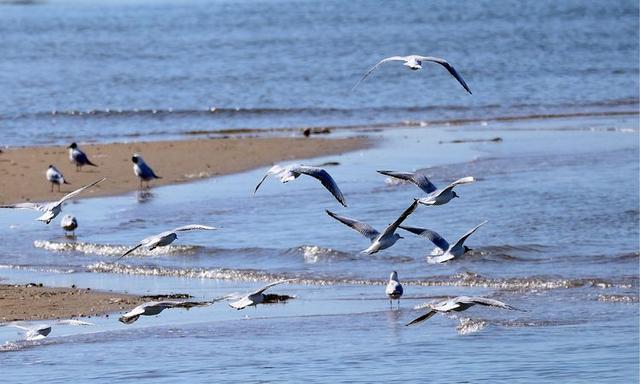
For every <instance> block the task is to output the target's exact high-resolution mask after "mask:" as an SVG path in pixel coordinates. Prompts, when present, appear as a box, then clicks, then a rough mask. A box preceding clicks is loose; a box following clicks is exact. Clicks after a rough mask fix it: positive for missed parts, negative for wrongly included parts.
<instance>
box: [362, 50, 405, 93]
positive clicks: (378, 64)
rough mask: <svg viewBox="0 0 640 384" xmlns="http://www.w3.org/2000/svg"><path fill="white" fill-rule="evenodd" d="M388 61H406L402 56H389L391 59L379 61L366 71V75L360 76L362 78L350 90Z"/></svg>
mask: <svg viewBox="0 0 640 384" xmlns="http://www.w3.org/2000/svg"><path fill="white" fill-rule="evenodd" d="M389 61H406V58H405V57H403V56H391V57H387V58H386V59H382V60H380V61H379V62H378V63H377V64H376V65H374V66H373V67H371V69H369V70H368V71H367V73H365V74H364V76H362V78H361V79H360V81H358V82H357V83H356V85H354V86H353V88H351V90H352V91H353V90H354V89H356V88H357V87H358V85H360V83H362V82H363V81H364V79H366V78H367V77H369V75H370V74H371V72H373V71H375V70H376V68H378V67H379V66H380V65H381V64H384V63H386V62H389Z"/></svg>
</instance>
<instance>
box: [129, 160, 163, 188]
mask: <svg viewBox="0 0 640 384" xmlns="http://www.w3.org/2000/svg"><path fill="white" fill-rule="evenodd" d="M131 161H133V173H135V174H136V176H138V178H139V179H140V189H142V182H143V181H146V182H147V187H149V181H151V180H153V179H162V177H160V176H158V175H156V174H155V172H153V169H151V167H150V166H149V165H147V163H145V161H144V159H143V158H142V156H140V155H139V154H137V153H134V154H133V156H132V157H131Z"/></svg>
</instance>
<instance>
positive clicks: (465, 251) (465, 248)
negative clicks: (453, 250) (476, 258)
mask: <svg viewBox="0 0 640 384" xmlns="http://www.w3.org/2000/svg"><path fill="white" fill-rule="evenodd" d="M470 251H473V249H471V248H469V247H467V246H466V245H465V246H464V253H467V252H470Z"/></svg>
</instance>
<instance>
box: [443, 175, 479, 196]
mask: <svg viewBox="0 0 640 384" xmlns="http://www.w3.org/2000/svg"><path fill="white" fill-rule="evenodd" d="M474 181H476V179H475V178H474V177H473V176H467V177H463V178H461V179H458V180H456V181H454V182H452V183H451V184H449V185H447V186H446V187H444V188H443V189H442V190H441V191H440V192H438V195H441V194H443V193H444V192H446V191H449V190H451V189H453V187H455V186H456V185H460V184H469V183H473V182H474Z"/></svg>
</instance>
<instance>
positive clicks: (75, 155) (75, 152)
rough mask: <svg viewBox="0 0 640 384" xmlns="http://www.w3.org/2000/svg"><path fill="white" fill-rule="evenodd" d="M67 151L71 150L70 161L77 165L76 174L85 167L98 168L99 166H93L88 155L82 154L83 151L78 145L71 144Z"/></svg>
mask: <svg viewBox="0 0 640 384" xmlns="http://www.w3.org/2000/svg"><path fill="white" fill-rule="evenodd" d="M67 149H69V161H71V163H72V164H75V166H76V172H77V171H79V170H80V168H82V167H84V166H85V165H90V166H92V167H97V165H95V164H93V163H92V162H91V161H90V160H89V158H88V157H87V155H86V154H85V153H84V152H82V150H80V148H79V147H78V144H76V143H71V145H69V146H68V147H67Z"/></svg>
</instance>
